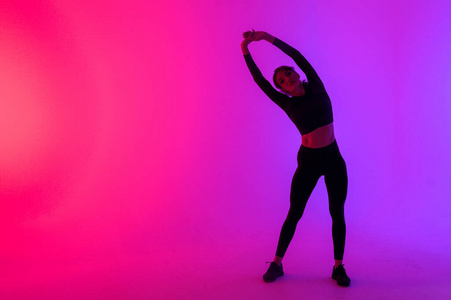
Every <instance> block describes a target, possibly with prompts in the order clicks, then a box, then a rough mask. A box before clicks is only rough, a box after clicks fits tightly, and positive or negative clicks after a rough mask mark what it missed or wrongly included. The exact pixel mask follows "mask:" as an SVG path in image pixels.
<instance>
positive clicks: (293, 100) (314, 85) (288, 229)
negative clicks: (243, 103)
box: [241, 31, 351, 286]
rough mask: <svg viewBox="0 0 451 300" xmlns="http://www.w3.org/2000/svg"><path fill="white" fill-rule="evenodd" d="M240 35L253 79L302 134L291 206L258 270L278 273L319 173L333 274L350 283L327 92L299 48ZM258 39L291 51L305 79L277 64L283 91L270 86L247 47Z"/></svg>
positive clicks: (341, 180) (342, 174)
mask: <svg viewBox="0 0 451 300" xmlns="http://www.w3.org/2000/svg"><path fill="white" fill-rule="evenodd" d="M243 38H244V40H243V41H242V43H241V49H242V51H243V55H244V59H245V61H246V64H247V66H248V68H249V70H250V72H251V74H252V77H253V78H254V81H255V82H256V83H257V84H258V86H259V87H260V88H261V89H262V90H263V92H264V93H265V94H266V95H267V96H268V97H269V98H270V99H271V100H272V101H274V103H276V104H277V105H278V106H279V107H280V108H282V109H283V110H284V111H285V112H286V113H287V115H288V116H289V117H290V119H291V120H292V121H293V123H294V124H295V125H296V127H297V128H298V130H299V132H300V133H301V136H302V145H301V147H300V149H299V152H298V156H297V161H298V167H297V169H296V172H295V173H294V176H293V180H292V183H291V191H290V209H289V211H288V215H287V218H286V220H285V222H284V224H283V226H282V230H281V232H280V237H279V243H278V245H277V251H276V255H275V257H274V261H273V262H271V265H270V266H269V269H268V271H267V272H266V273H265V274H264V275H263V279H264V280H265V281H266V282H271V281H274V280H276V278H277V277H279V276H282V275H283V267H282V259H283V257H284V255H285V252H286V250H287V248H288V245H289V244H290V242H291V239H292V238H293V235H294V231H295V229H296V225H297V223H298V222H299V220H300V219H301V217H302V214H303V212H304V209H305V205H306V204H307V200H308V198H309V197H310V194H311V193H312V191H313V189H314V187H315V185H316V183H317V181H318V179H319V178H320V177H321V176H322V175H324V180H325V183H326V187H327V193H328V196H329V211H330V215H331V217H332V238H333V244H334V259H335V266H334V267H333V269H332V278H333V279H335V280H336V281H337V283H338V284H339V285H341V286H349V284H350V282H351V280H350V279H349V277H348V276H347V275H346V272H345V269H344V268H343V253H344V247H345V237H346V224H345V218H344V204H345V200H346V194H347V188H348V176H347V172H346V164H345V162H344V160H343V158H342V156H341V154H340V151H339V149H338V146H337V142H336V141H335V136H334V123H333V115H332V106H331V103H330V99H329V96H328V95H327V92H326V90H325V88H324V85H323V83H322V82H321V79H320V78H319V77H318V75H317V74H316V72H315V70H314V69H313V67H312V66H311V65H310V63H309V62H308V61H307V60H306V59H305V58H304V56H303V55H302V54H301V53H300V52H299V51H298V50H296V49H294V48H293V47H291V46H290V45H288V44H286V43H284V42H282V41H281V40H279V39H278V38H275V37H274V36H272V35H270V34H268V33H266V32H264V31H247V32H245V33H243ZM260 40H265V41H267V42H269V43H271V44H272V45H274V46H276V47H277V48H279V49H280V50H282V51H283V52H284V53H285V54H287V55H288V56H290V57H291V58H292V59H293V60H294V62H295V63H296V64H297V65H298V66H299V68H301V70H302V71H303V72H304V73H305V75H306V76H307V81H308V82H305V81H304V82H301V81H300V80H299V78H300V76H299V74H298V73H296V72H295V71H294V68H292V67H286V66H282V67H279V68H277V69H276V70H275V71H274V77H273V80H274V85H275V86H276V87H277V88H278V89H279V90H280V91H282V93H281V92H279V91H277V90H275V89H274V88H273V87H272V86H271V84H270V83H269V82H268V81H267V80H266V79H265V78H264V77H263V75H262V73H261V72H260V70H259V69H258V67H257V65H256V64H255V62H254V60H253V59H252V57H251V55H250V53H249V49H248V45H249V44H250V43H251V42H253V41H260Z"/></svg>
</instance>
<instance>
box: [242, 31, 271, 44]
mask: <svg viewBox="0 0 451 300" xmlns="http://www.w3.org/2000/svg"><path fill="white" fill-rule="evenodd" d="M267 36H268V34H267V33H266V32H264V31H255V30H253V29H252V31H246V32H245V33H243V38H245V39H248V38H250V39H251V41H255V42H256V41H261V40H264V39H266V37H267Z"/></svg>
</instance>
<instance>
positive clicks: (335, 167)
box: [324, 150, 348, 265]
mask: <svg viewBox="0 0 451 300" xmlns="http://www.w3.org/2000/svg"><path fill="white" fill-rule="evenodd" d="M327 169H328V170H327V172H326V174H325V175H324V181H325V183H326V187H327V193H328V196H329V212H330V215H331V217H332V239H333V243H334V259H335V263H336V265H337V264H338V265H340V264H342V261H343V253H344V248H345V239H346V223H345V217H344V204H345V200H346V195H347V192H348V175H347V171H346V163H345V161H344V160H343V158H342V156H341V154H340V153H339V152H338V150H337V154H336V155H334V158H333V159H332V160H331V161H329V165H328V167H327Z"/></svg>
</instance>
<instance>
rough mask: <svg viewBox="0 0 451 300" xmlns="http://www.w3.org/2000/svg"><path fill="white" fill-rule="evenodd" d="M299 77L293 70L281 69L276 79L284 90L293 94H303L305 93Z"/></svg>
mask: <svg viewBox="0 0 451 300" xmlns="http://www.w3.org/2000/svg"><path fill="white" fill-rule="evenodd" d="M299 78H300V76H299V74H298V73H296V72H294V71H291V70H281V71H279V72H277V74H276V81H277V83H278V84H279V85H280V87H281V90H282V92H284V93H287V92H288V93H290V94H291V95H293V96H302V95H303V94H304V93H305V92H304V87H303V86H302V83H301V81H300V80H299Z"/></svg>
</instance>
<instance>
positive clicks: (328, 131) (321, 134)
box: [302, 122, 335, 148]
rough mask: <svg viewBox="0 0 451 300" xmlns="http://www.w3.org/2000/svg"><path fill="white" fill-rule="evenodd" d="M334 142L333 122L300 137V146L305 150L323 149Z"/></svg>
mask: <svg viewBox="0 0 451 300" xmlns="http://www.w3.org/2000/svg"><path fill="white" fill-rule="evenodd" d="M334 141H335V133H334V123H333V122H332V123H329V124H327V125H325V126H321V127H318V128H316V129H315V130H313V131H311V132H309V133H306V134H303V135H302V146H304V147H307V148H323V147H326V146H329V145H330V144H332V143H333V142H334Z"/></svg>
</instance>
